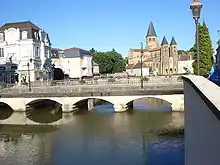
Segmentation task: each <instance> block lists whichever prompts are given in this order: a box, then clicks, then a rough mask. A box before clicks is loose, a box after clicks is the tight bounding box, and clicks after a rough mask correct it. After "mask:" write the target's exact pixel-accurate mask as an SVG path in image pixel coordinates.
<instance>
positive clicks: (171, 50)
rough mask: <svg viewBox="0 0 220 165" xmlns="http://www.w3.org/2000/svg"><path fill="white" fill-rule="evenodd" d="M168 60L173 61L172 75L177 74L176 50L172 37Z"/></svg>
mask: <svg viewBox="0 0 220 165" xmlns="http://www.w3.org/2000/svg"><path fill="white" fill-rule="evenodd" d="M170 58H172V61H173V66H172V68H173V73H178V49H177V43H176V40H175V38H174V37H172V39H171V42H170Z"/></svg>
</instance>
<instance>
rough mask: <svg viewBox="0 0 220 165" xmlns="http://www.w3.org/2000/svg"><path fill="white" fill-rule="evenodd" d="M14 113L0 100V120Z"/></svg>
mask: <svg viewBox="0 0 220 165" xmlns="http://www.w3.org/2000/svg"><path fill="white" fill-rule="evenodd" d="M13 113H14V110H13V109H12V107H11V106H10V105H8V104H7V103H4V102H0V120H6V119H8V118H9V117H11V115H12V114H13Z"/></svg>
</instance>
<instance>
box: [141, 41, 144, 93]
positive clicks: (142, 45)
mask: <svg viewBox="0 0 220 165" xmlns="http://www.w3.org/2000/svg"><path fill="white" fill-rule="evenodd" d="M143 53H144V51H143V43H142V42H141V89H143V60H142V57H143Z"/></svg>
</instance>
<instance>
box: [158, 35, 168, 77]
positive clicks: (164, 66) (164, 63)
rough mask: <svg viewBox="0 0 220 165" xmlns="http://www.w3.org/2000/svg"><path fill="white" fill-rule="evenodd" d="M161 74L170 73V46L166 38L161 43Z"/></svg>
mask: <svg viewBox="0 0 220 165" xmlns="http://www.w3.org/2000/svg"><path fill="white" fill-rule="evenodd" d="M160 57H161V60H160V61H161V74H168V73H169V44H168V42H167V39H166V37H165V36H164V37H163V40H162V42H161V53H160Z"/></svg>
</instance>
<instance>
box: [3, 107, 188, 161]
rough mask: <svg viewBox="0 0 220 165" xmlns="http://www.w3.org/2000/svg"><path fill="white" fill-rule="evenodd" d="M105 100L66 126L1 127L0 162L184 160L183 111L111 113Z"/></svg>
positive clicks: (78, 115)
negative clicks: (170, 131) (104, 102)
mask: <svg viewBox="0 0 220 165" xmlns="http://www.w3.org/2000/svg"><path fill="white" fill-rule="evenodd" d="M108 108H109V107H108V105H105V106H99V107H97V109H96V110H95V111H94V112H86V113H82V114H77V115H75V116H73V117H74V120H73V121H72V122H71V123H69V124H68V125H63V126H59V127H52V126H47V127H45V126H6V125H2V126H0V165H44V164H45V165H46V164H48V165H90V164H91V165H93V164H94V165H184V138H183V135H179V134H176V133H173V134H172V133H168V134H166V133H164V132H167V131H166V130H176V129H179V128H183V120H184V114H183V113H181V112H171V111H155V110H154V111H146V110H143V109H141V108H139V109H138V108H137V109H138V110H137V109H135V110H133V111H130V112H125V113H113V112H112V111H110V110H107V109H108Z"/></svg>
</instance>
